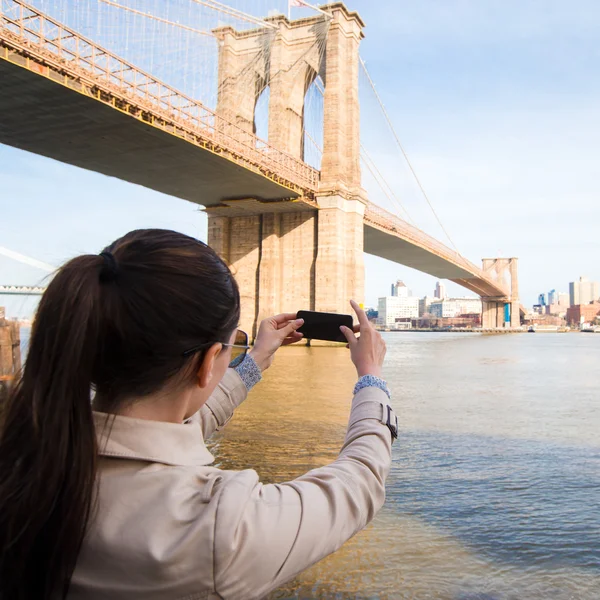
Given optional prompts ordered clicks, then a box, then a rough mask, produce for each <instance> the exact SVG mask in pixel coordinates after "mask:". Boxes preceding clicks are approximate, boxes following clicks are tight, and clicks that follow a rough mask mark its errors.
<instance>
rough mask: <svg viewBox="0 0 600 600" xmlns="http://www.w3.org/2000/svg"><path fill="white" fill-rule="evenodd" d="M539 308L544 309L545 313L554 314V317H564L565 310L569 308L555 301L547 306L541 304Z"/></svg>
mask: <svg viewBox="0 0 600 600" xmlns="http://www.w3.org/2000/svg"><path fill="white" fill-rule="evenodd" d="M541 308H545V309H546V313H545V314H547V315H552V316H556V317H564V316H565V315H566V314H567V310H568V309H569V307H568V306H561V305H560V304H557V303H554V304H548V306H543V307H541Z"/></svg>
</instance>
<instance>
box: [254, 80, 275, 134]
mask: <svg viewBox="0 0 600 600" xmlns="http://www.w3.org/2000/svg"><path fill="white" fill-rule="evenodd" d="M270 99H271V87H270V86H269V85H265V86H264V87H263V88H262V90H261V91H260V93H259V94H258V96H257V97H256V104H255V105H254V125H253V131H254V135H256V136H257V137H258V138H260V139H261V140H265V141H268V139H269V101H270Z"/></svg>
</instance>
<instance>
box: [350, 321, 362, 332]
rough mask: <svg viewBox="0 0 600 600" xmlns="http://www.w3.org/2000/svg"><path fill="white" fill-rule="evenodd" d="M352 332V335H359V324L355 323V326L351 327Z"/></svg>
mask: <svg viewBox="0 0 600 600" xmlns="http://www.w3.org/2000/svg"><path fill="white" fill-rule="evenodd" d="M352 330H353V331H354V333H360V323H357V324H356V325H354V326H353V327H352Z"/></svg>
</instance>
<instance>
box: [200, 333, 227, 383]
mask: <svg viewBox="0 0 600 600" xmlns="http://www.w3.org/2000/svg"><path fill="white" fill-rule="evenodd" d="M222 349H223V345H222V344H220V343H217V344H213V345H212V346H211V347H210V348H209V349H208V350H207V351H206V353H205V354H204V358H203V359H202V364H201V365H200V367H199V368H198V371H197V373H196V379H197V381H198V387H200V388H205V387H207V386H208V384H209V383H210V380H211V379H212V376H213V369H214V366H215V360H216V359H217V358H218V356H219V354H220V353H221V350H222Z"/></svg>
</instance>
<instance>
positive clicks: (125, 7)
mask: <svg viewBox="0 0 600 600" xmlns="http://www.w3.org/2000/svg"><path fill="white" fill-rule="evenodd" d="M100 2H102V3H104V4H108V5H109V6H114V7H116V8H120V9H121V10H126V11H128V12H131V13H135V14H136V15H141V16H142V17H146V18H147V19H153V20H154V21H160V22H161V23H165V24H166V25H172V26H173V27H179V28H180V29H185V30H186V31H191V32H193V33H199V34H200V35H207V36H209V37H215V35H214V33H211V32H210V31H202V30H201V29H194V28H193V27H188V26H187V25H182V24H181V23H175V21H169V20H168V19H163V18H162V17H157V16H156V15H151V14H150V13H145V12H142V11H141V10H136V9H135V8H130V7H129V6H124V5H123V4H118V3H117V2H112V0H100Z"/></svg>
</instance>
